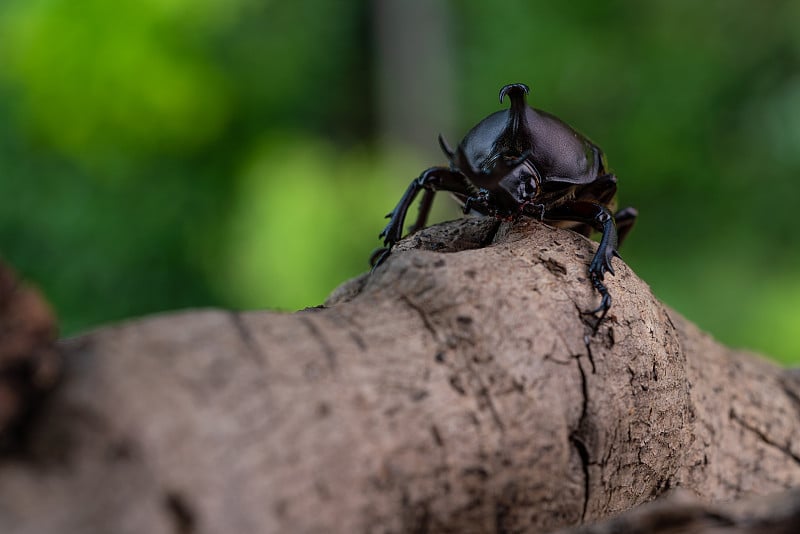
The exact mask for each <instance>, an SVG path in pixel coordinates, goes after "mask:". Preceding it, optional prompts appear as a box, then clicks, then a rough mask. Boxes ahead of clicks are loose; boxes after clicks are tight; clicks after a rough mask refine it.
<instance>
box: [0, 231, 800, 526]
mask: <svg viewBox="0 0 800 534" xmlns="http://www.w3.org/2000/svg"><path fill="white" fill-rule="evenodd" d="M595 247H596V244H594V243H592V242H590V241H588V240H586V239H585V238H583V237H581V236H579V235H577V234H575V233H572V232H570V231H567V230H559V229H553V228H550V227H547V226H545V225H543V224H540V223H537V222H522V223H517V224H514V225H510V224H506V223H503V224H502V225H499V226H498V223H497V222H495V221H492V220H488V219H463V220H460V221H455V222H451V223H445V224H443V225H438V226H435V227H432V228H429V229H426V230H425V231H423V232H420V233H418V234H416V235H415V236H412V237H411V238H410V239H407V240H406V241H404V242H402V243H401V244H400V245H399V246H398V250H397V251H396V252H395V253H393V254H392V256H391V257H390V258H389V260H388V261H387V262H386V263H385V264H384V265H382V266H381V267H380V268H378V269H377V270H376V271H375V272H374V273H372V274H371V275H367V276H363V277H361V278H358V279H355V280H353V281H350V282H348V283H346V284H345V285H343V286H342V287H340V288H339V289H337V290H336V291H335V292H334V294H333V295H332V296H331V297H330V298H329V300H328V302H327V303H326V305H325V306H324V307H320V308H314V309H309V310H304V311H301V312H297V313H294V314H281V313H274V312H266V311H264V312H231V311H221V310H206V311H190V312H182V313H173V314H167V315H162V316H155V317H150V318H146V319H141V320H136V321H130V322H126V323H123V324H119V325H115V326H109V327H105V328H101V329H98V330H96V331H94V332H90V333H87V334H85V335H82V336H79V337H76V338H73V339H68V340H65V341H62V342H61V343H60V345H59V348H60V350H61V352H62V354H63V356H64V366H65V374H64V377H63V380H62V384H61V385H60V387H59V388H58V389H57V390H56V391H55V393H54V394H53V395H51V396H50V397H49V398H48V400H47V404H46V405H45V406H44V408H43V411H42V413H41V414H39V416H38V417H37V418H36V420H35V421H34V425H33V428H32V433H31V434H30V435H29V440H28V442H27V446H26V449H25V451H24V454H23V455H21V456H15V457H11V458H6V459H4V460H3V461H2V462H0V532H3V533H37V534H48V533H72V532H75V533H89V534H91V533H105V532H115V533H128V532H130V533H134V532H135V533H141V532H147V533H152V534H158V533H241V534H247V533H257V532H258V533H262V532H299V533H303V532H348V533H350V532H546V531H549V530H553V529H556V528H559V527H569V526H574V525H578V524H581V523H589V522H593V521H596V520H600V519H603V518H606V517H608V516H611V515H614V514H618V513H621V512H623V511H626V510H629V509H630V508H632V507H635V506H636V505H638V504H641V503H645V502H648V501H651V500H653V499H655V498H657V497H659V496H661V495H663V494H665V493H669V492H671V491H672V490H673V489H675V488H682V490H685V491H687V492H690V493H691V494H692V495H696V496H697V498H698V499H699V501H698V502H701V503H705V502H710V503H718V502H722V501H729V500H736V499H743V498H748V497H751V496H753V495H766V494H772V493H775V492H779V491H782V490H786V489H787V488H791V487H793V486H797V485H798V483H800V439H799V438H800V424H798V422H799V419H798V415H799V414H800V385H799V384H800V381H798V379H797V376H796V374H795V373H794V372H792V371H788V370H784V369H781V368H779V367H777V366H776V365H774V364H773V363H770V362H769V361H767V360H765V359H763V358H761V357H759V356H757V355H753V354H749V353H745V352H741V351H735V350H731V349H728V348H725V347H723V346H721V345H719V344H718V343H716V342H715V341H714V340H713V339H711V338H710V337H709V336H708V335H706V334H704V333H702V332H700V331H699V330H698V329H697V328H696V327H694V326H693V325H692V324H690V323H689V322H687V321H686V320H684V319H683V318H682V317H680V316H679V315H678V314H676V313H675V312H673V311H671V310H669V309H668V308H666V307H665V306H664V305H662V304H661V303H660V302H659V301H658V300H657V299H656V298H654V296H653V295H652V293H651V291H650V289H649V288H648V286H647V285H646V284H645V283H644V282H642V281H641V280H640V279H638V278H637V277H636V276H635V274H634V273H633V272H632V271H631V270H630V269H628V268H627V266H625V265H624V264H623V263H622V262H621V261H618V260H615V264H614V266H615V269H616V272H617V274H616V276H615V277H607V282H608V286H609V289H610V291H611V293H612V295H613V297H614V305H613V308H612V309H611V312H610V313H609V316H608V318H607V320H606V321H605V322H604V323H603V324H602V325H601V326H600V328H599V330H598V332H597V334H596V335H594V336H592V335H591V333H592V328H591V324H590V322H589V321H588V319H587V318H586V316H582V315H581V313H580V311H581V310H584V309H587V308H591V307H593V306H594V305H596V304H597V301H598V299H597V295H596V294H595V293H594V292H593V291H592V289H591V285H590V284H589V282H588V281H587V279H586V265H587V264H588V262H589V260H590V259H591V257H592V254H593V251H594V248H595ZM623 253H624V251H623ZM669 502H670V501H667V503H669ZM679 504H680V503H679ZM676 510H678V508H677V507H676ZM676 513H678V514H679V513H680V512H677V511H676ZM586 532H589V531H586ZM591 532H594V531H591ZM597 532H601V531H597ZM642 532H646V530H642ZM653 532H656V530H653ZM658 532H662V531H660V530H659V531H658ZM664 532H666V531H664ZM676 532H679V531H678V530H676ZM715 532H716V531H715ZM720 532H722V531H720Z"/></svg>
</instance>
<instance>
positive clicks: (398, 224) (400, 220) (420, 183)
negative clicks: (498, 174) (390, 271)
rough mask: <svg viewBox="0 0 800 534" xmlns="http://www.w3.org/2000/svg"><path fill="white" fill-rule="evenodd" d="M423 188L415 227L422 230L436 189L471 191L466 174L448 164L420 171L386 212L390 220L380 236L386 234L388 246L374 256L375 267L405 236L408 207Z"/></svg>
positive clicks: (459, 191) (372, 262)
mask: <svg viewBox="0 0 800 534" xmlns="http://www.w3.org/2000/svg"><path fill="white" fill-rule="evenodd" d="M422 190H425V195H424V196H423V199H422V200H423V202H422V205H421V206H420V214H419V216H418V217H417V221H416V223H415V224H414V226H413V228H414V230H418V229H419V228H420V227H421V226H422V225H424V224H425V221H426V220H427V217H428V212H429V211H430V202H431V201H432V200H433V195H434V193H435V192H436V191H452V192H454V193H461V194H464V195H467V194H469V193H468V191H467V188H466V185H465V182H464V178H463V176H462V175H461V174H460V173H459V172H456V171H453V170H451V169H448V168H447V167H431V168H430V169H427V170H426V171H424V172H423V173H422V174H420V175H419V178H416V179H414V180H412V182H411V183H410V184H409V185H408V188H407V189H406V192H405V193H403V196H402V197H401V198H400V202H398V203H397V206H395V208H394V209H393V210H392V211H391V212H390V213H389V214H388V215H387V216H386V217H387V218H388V219H389V224H387V225H386V228H384V229H383V231H382V232H381V233H380V236H379V237H381V238H383V244H384V248H381V249H378V250H376V251H375V252H373V253H372V256H371V257H370V264H371V265H372V267H373V269H374V268H375V267H377V266H378V265H380V264H381V263H382V262H383V260H385V259H386V258H387V257H388V256H389V252H390V251H391V249H392V247H393V246H394V244H395V243H397V242H398V241H400V239H401V238H402V237H403V225H404V223H405V219H406V214H407V213H408V209H409V208H410V207H411V204H412V203H413V202H414V199H415V198H416V197H417V195H418V194H419V192H420V191H422Z"/></svg>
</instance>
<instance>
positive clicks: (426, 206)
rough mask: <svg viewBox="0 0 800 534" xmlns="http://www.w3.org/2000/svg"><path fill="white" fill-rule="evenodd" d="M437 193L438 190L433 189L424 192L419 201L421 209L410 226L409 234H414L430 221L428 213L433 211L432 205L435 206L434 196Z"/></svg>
mask: <svg viewBox="0 0 800 534" xmlns="http://www.w3.org/2000/svg"><path fill="white" fill-rule="evenodd" d="M435 194H436V191H434V190H433V189H426V190H425V191H423V192H422V198H421V199H420V201H419V210H418V211H417V220H416V221H414V224H412V225H411V226H409V227H408V233H409V234H413V233H414V232H416V231H417V230H421V229H423V228H425V224H426V223H427V222H428V215H430V213H431V207H433V196H434V195H435Z"/></svg>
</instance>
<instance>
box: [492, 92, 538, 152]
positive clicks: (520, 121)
mask: <svg viewBox="0 0 800 534" xmlns="http://www.w3.org/2000/svg"><path fill="white" fill-rule="evenodd" d="M529 92H530V89H528V86H527V85H525V84H524V83H512V84H509V85H506V86H505V87H503V88H502V89H500V103H501V104H502V103H503V100H505V96H506V95H508V97H509V99H510V100H511V108H510V109H509V110H508V121H507V122H506V126H505V128H504V130H503V133H502V134H501V136H500V138H499V139H498V143H499V146H498V148H499V149H500V150H501V151H503V152H511V153H514V152H516V153H517V154H519V153H520V152H521V151H522V150H524V149H525V148H529V147H530V146H531V143H530V132H529V131H528V126H527V121H526V117H525V115H526V113H527V109H528V104H527V102H526V98H525V97H526V96H527V94H528V93H529Z"/></svg>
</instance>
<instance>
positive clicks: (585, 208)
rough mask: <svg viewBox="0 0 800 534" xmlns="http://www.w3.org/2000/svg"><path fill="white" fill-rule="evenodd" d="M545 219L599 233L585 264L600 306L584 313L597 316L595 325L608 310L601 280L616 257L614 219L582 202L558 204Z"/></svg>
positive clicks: (608, 299)
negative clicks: (594, 246) (590, 257)
mask: <svg viewBox="0 0 800 534" xmlns="http://www.w3.org/2000/svg"><path fill="white" fill-rule="evenodd" d="M545 218H546V219H551V220H558V221H564V220H567V221H576V222H580V223H585V224H587V225H589V226H591V227H592V228H594V229H595V230H597V231H599V232H602V234H603V237H602V238H601V239H600V245H599V246H598V247H597V252H596V253H595V255H594V258H592V262H591V263H590V264H589V278H590V279H591V281H592V286H593V287H594V288H595V290H596V291H597V292H598V293H600V297H601V301H600V305H599V306H598V307H597V308H595V309H593V310H590V311H586V312H584V313H586V314H589V315H595V314H597V313H599V314H600V316H599V317H598V321H597V325H599V324H600V322H602V320H603V319H604V318H605V316H606V314H607V313H608V310H609V308H611V295H610V294H609V292H608V288H606V286H605V284H604V283H603V278H604V276H605V273H606V272H609V273H611V274H612V275H613V274H614V268H613V267H612V266H611V259H612V258H613V257H614V256H619V254H618V252H617V246H618V238H617V228H616V225H615V224H614V216H613V215H612V214H611V212H610V211H609V210H608V208H606V207H605V206H601V205H600V204H596V203H594V202H588V201H584V200H576V201H571V202H566V203H564V204H561V205H559V206H557V207H555V208H553V209H551V210H548V211H547V213H546V214H545Z"/></svg>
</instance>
